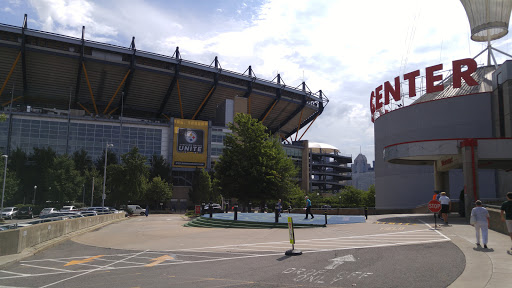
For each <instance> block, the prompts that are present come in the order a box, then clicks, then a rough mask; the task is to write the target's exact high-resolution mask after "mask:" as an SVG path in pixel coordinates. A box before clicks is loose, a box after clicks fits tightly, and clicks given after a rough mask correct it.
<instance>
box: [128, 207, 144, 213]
mask: <svg viewBox="0 0 512 288" xmlns="http://www.w3.org/2000/svg"><path fill="white" fill-rule="evenodd" d="M127 207H128V209H130V210H132V213H133V215H145V214H146V209H144V208H142V207H140V205H127Z"/></svg>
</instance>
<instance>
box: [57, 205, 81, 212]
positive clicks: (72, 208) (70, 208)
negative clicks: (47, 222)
mask: <svg viewBox="0 0 512 288" xmlns="http://www.w3.org/2000/svg"><path fill="white" fill-rule="evenodd" d="M73 211H78V209H77V208H76V207H75V206H62V209H60V212H73Z"/></svg>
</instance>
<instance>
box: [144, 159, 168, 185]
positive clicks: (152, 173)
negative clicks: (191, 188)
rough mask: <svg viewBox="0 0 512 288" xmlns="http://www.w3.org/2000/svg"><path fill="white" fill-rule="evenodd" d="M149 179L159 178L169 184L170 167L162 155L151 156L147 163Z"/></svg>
mask: <svg viewBox="0 0 512 288" xmlns="http://www.w3.org/2000/svg"><path fill="white" fill-rule="evenodd" d="M149 162H150V164H151V167H150V168H149V179H153V178H155V177H160V178H161V179H162V180H164V181H165V182H167V183H171V166H170V165H169V163H168V162H167V160H165V158H164V157H163V156H162V155H153V156H151V160H150V161H149Z"/></svg>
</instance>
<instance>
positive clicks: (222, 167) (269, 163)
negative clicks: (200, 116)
mask: <svg viewBox="0 0 512 288" xmlns="http://www.w3.org/2000/svg"><path fill="white" fill-rule="evenodd" d="M234 122H235V123H234V124H233V123H230V124H229V128H230V129H231V131H232V132H233V133H232V134H229V135H227V136H226V139H225V146H226V148H224V150H223V152H222V155H221V156H220V159H219V161H218V162H217V163H216V165H215V177H216V178H217V179H218V185H219V188H220V189H221V191H220V192H221V194H222V195H223V196H224V197H228V198H229V197H236V198H238V199H239V200H240V201H241V202H242V203H247V202H248V201H249V200H252V201H255V200H256V201H260V202H263V201H266V200H275V199H278V198H285V196H287V195H289V194H292V193H293V192H294V191H295V189H296V187H297V184H296V183H295V180H294V178H296V177H297V170H296V168H295V166H294V165H293V162H292V160H291V159H290V158H288V157H287V156H286V153H285V152H284V150H283V149H282V147H281V144H280V142H279V140H278V139H277V138H275V137H271V136H270V135H269V133H267V131H266V127H265V126H263V125H262V124H261V122H259V121H258V120H256V119H253V118H252V117H251V116H250V115H247V114H236V115H235V119H234Z"/></svg>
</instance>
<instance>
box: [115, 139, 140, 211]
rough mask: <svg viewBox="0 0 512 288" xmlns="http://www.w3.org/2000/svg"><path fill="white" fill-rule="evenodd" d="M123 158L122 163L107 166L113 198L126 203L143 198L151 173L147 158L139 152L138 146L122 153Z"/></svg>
mask: <svg viewBox="0 0 512 288" xmlns="http://www.w3.org/2000/svg"><path fill="white" fill-rule="evenodd" d="M109 154H110V153H109ZM121 159H122V164H121V165H109V167H108V168H107V175H109V179H110V181H107V182H108V183H109V187H112V189H111V190H112V191H111V192H112V194H111V196H112V198H113V199H112V200H114V201H121V202H125V203H126V202H129V201H132V202H133V201H138V200H143V199H144V194H145V193H146V189H147V183H148V179H147V177H148V175H149V169H148V167H147V166H146V158H145V157H144V156H143V155H141V154H139V149H138V148H137V147H133V148H132V149H131V150H130V151H129V152H128V153H126V154H123V155H121Z"/></svg>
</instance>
